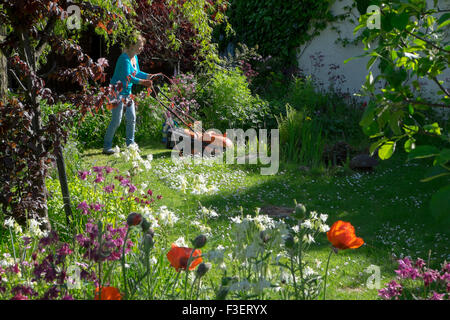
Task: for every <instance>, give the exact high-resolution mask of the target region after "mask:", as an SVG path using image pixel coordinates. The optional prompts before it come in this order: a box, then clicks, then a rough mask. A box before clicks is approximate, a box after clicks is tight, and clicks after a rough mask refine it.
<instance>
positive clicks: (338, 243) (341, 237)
mask: <svg viewBox="0 0 450 320" xmlns="http://www.w3.org/2000/svg"><path fill="white" fill-rule="evenodd" d="M327 237H328V240H329V241H330V242H331V244H332V245H333V247H335V248H337V249H341V250H345V249H356V248H359V247H361V246H362V245H363V244H364V240H363V239H362V238H358V237H356V235H355V228H354V227H353V226H352V224H351V223H350V222H345V221H342V220H339V221H336V222H335V223H334V224H333V225H332V226H331V228H330V230H329V231H328V232H327Z"/></svg>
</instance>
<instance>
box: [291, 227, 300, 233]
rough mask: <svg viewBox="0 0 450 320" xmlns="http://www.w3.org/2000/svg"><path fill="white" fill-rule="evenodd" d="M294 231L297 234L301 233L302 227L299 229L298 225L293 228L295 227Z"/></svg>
mask: <svg viewBox="0 0 450 320" xmlns="http://www.w3.org/2000/svg"><path fill="white" fill-rule="evenodd" d="M292 230H293V231H294V232H295V233H298V232H299V231H300V227H299V226H298V225H296V226H293V227H292Z"/></svg>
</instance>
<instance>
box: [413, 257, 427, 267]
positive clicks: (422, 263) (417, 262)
mask: <svg viewBox="0 0 450 320" xmlns="http://www.w3.org/2000/svg"><path fill="white" fill-rule="evenodd" d="M414 265H415V266H416V267H417V268H419V269H421V268H423V267H425V261H423V260H422V259H420V258H418V259H417V260H416V262H415V264H414Z"/></svg>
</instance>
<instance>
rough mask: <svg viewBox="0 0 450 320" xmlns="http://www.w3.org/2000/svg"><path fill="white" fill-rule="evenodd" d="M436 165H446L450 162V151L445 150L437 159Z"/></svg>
mask: <svg viewBox="0 0 450 320" xmlns="http://www.w3.org/2000/svg"><path fill="white" fill-rule="evenodd" d="M435 161H436V165H441V164H446V163H447V162H449V161H450V149H443V150H441V152H440V153H439V155H438V156H437V157H436V160H435Z"/></svg>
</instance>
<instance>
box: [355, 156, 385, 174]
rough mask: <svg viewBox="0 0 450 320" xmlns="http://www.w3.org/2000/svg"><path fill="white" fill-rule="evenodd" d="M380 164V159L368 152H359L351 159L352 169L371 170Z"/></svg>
mask: <svg viewBox="0 0 450 320" xmlns="http://www.w3.org/2000/svg"><path fill="white" fill-rule="evenodd" d="M377 165H378V160H377V159H376V158H375V157H372V156H370V155H368V154H359V155H357V156H355V157H353V158H352V160H350V169H352V170H361V171H371V170H373V169H374V168H375V167H376V166H377Z"/></svg>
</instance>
